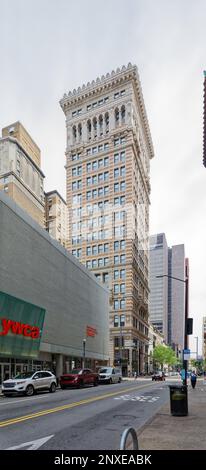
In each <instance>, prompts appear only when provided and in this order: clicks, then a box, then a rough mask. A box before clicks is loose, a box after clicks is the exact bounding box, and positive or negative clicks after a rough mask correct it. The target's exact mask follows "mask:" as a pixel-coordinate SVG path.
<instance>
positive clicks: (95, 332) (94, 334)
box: [86, 325, 97, 337]
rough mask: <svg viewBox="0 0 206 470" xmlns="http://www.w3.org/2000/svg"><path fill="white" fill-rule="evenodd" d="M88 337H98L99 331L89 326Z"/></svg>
mask: <svg viewBox="0 0 206 470" xmlns="http://www.w3.org/2000/svg"><path fill="white" fill-rule="evenodd" d="M86 334H87V336H92V337H94V336H96V335H97V330H96V328H94V327H93V326H89V325H87V331H86Z"/></svg>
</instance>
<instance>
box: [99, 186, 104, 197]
mask: <svg viewBox="0 0 206 470" xmlns="http://www.w3.org/2000/svg"><path fill="white" fill-rule="evenodd" d="M98 195H99V197H101V196H103V188H99V189H98Z"/></svg>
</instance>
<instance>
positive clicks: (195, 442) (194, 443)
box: [138, 379, 206, 450]
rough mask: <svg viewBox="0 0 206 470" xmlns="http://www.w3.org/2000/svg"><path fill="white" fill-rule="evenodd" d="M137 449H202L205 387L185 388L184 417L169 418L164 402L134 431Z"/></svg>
mask: <svg viewBox="0 0 206 470" xmlns="http://www.w3.org/2000/svg"><path fill="white" fill-rule="evenodd" d="M138 442H139V449H140V450H143V449H144V450H165V449H168V450H174V449H176V450H177V449H179V450H205V449H206V385H203V380H202V379H201V380H198V382H197V385H196V388H195V389H194V390H193V389H192V388H191V386H190V385H189V387H188V416H172V415H171V413H170V402H169V388H168V403H167V404H166V405H164V406H163V407H162V408H161V409H160V410H159V412H158V413H157V414H156V415H155V416H154V417H153V418H152V419H151V420H150V421H149V422H148V423H147V424H146V425H145V426H144V427H143V428H141V430H140V431H139V432H138Z"/></svg>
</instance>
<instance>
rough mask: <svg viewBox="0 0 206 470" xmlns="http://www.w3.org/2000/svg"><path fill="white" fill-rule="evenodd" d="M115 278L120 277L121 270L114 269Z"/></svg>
mask: <svg viewBox="0 0 206 470" xmlns="http://www.w3.org/2000/svg"><path fill="white" fill-rule="evenodd" d="M114 279H115V280H116V279H119V270H118V269H115V270H114Z"/></svg>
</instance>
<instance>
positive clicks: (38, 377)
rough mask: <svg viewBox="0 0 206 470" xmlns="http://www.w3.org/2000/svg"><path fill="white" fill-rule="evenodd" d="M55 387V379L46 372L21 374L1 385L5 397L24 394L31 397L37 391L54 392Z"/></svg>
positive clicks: (50, 373)
mask: <svg viewBox="0 0 206 470" xmlns="http://www.w3.org/2000/svg"><path fill="white" fill-rule="evenodd" d="M56 386H57V380H56V377H55V375H54V374H52V372H50V371H48V370H40V371H36V372H34V371H31V372H22V373H21V374H18V375H16V376H15V377H14V378H13V379H8V380H5V381H4V382H3V383H2V393H3V394H4V395H5V396H8V395H13V394H15V395H16V394H20V393H24V394H25V395H27V396H28V397H31V396H32V395H33V394H34V393H35V392H37V391H38V390H49V391H50V392H55V391H56Z"/></svg>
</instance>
